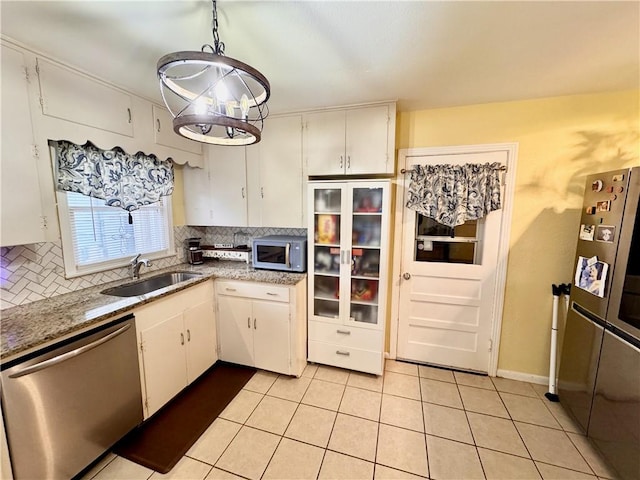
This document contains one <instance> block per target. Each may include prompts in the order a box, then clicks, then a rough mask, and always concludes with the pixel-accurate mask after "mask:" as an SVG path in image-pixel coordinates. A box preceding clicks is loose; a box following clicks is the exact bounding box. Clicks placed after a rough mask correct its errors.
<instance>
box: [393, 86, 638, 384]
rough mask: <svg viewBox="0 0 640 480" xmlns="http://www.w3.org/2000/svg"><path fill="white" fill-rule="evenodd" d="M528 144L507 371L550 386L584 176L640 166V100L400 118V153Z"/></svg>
mask: <svg viewBox="0 0 640 480" xmlns="http://www.w3.org/2000/svg"><path fill="white" fill-rule="evenodd" d="M508 142H517V143H518V144H519V152H518V167H517V171H516V187H515V199H514V204H513V220H512V224H511V241H510V251H509V262H508V270H507V285H506V292H505V304H504V316H503V323H502V336H501V342H500V356H499V363H498V369H504V370H510V371H516V372H522V373H528V374H533V375H541V376H546V375H547V374H548V368H549V366H548V365H549V331H550V324H551V306H552V296H551V284H552V283H556V284H558V283H572V282H573V280H572V270H573V256H574V254H575V248H576V241H577V233H578V223H579V221H580V216H579V215H580V213H579V212H580V208H581V205H582V194H583V192H584V179H585V175H587V174H590V173H596V172H600V171H606V170H612V169H615V168H621V167H631V166H637V165H640V91H638V90H634V91H626V92H616V93H606V94H598V95H576V96H566V97H554V98H545V99H538V100H527V101H519V102H507V103H494V104H484V105H473V106H465V107H456V108H443V109H434V110H422V111H415V112H401V113H399V114H398V124H397V138H396V146H397V148H398V149H402V148H418V147H433V146H445V145H472V144H484V143H508Z"/></svg>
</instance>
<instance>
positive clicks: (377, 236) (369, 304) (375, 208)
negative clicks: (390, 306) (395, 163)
mask: <svg viewBox="0 0 640 480" xmlns="http://www.w3.org/2000/svg"><path fill="white" fill-rule="evenodd" d="M388 186H389V183H388V182H384V183H380V182H378V183H375V182H363V183H354V184H352V185H350V186H349V191H348V195H347V199H346V200H347V205H346V208H347V211H348V215H345V220H348V226H347V227H346V228H347V229H348V231H350V232H351V235H349V236H347V237H346V239H347V240H348V242H347V244H346V250H347V252H349V258H348V263H349V265H348V268H347V269H345V270H344V272H343V273H344V275H343V277H342V279H343V280H344V283H345V287H346V288H345V290H343V292H344V296H343V297H342V298H344V299H345V307H344V308H345V320H346V321H347V322H350V323H353V325H357V326H365V327H371V328H378V327H382V326H383V325H382V324H383V323H384V316H383V314H382V313H383V311H384V309H385V306H386V285H387V281H386V278H387V276H386V265H387V258H388V253H387V237H388V234H387V232H388V224H389V220H388V218H389V217H388V216H389V188H388Z"/></svg>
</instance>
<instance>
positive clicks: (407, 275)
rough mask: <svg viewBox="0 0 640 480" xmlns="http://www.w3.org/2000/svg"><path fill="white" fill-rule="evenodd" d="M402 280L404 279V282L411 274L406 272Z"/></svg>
mask: <svg viewBox="0 0 640 480" xmlns="http://www.w3.org/2000/svg"><path fill="white" fill-rule="evenodd" d="M402 278H404V279H405V280H409V279H410V278H411V274H410V273H409V272H406V273H405V274H404V275H402Z"/></svg>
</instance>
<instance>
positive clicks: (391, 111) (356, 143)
mask: <svg viewBox="0 0 640 480" xmlns="http://www.w3.org/2000/svg"><path fill="white" fill-rule="evenodd" d="M395 115H396V107H395V104H394V103H389V104H383V105H373V106H367V107H359V108H352V109H344V110H329V111H324V112H313V113H308V114H306V115H305V118H304V122H305V129H304V158H305V161H306V163H307V175H309V176H331V175H375V174H378V175H380V174H383V175H393V173H394V165H395V160H394V153H395Z"/></svg>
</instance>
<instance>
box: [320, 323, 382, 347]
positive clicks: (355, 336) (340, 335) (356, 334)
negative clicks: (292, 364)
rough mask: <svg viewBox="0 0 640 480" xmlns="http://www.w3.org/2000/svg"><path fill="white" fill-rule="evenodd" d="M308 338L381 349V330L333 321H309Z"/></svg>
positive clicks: (347, 345)
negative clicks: (355, 326) (339, 323)
mask: <svg viewBox="0 0 640 480" xmlns="http://www.w3.org/2000/svg"><path fill="white" fill-rule="evenodd" d="M308 335H309V340H314V341H317V342H323V343H331V344H334V345H342V346H346V347H355V348H361V349H363V350H377V351H380V350H382V332H381V331H380V330H372V329H370V328H354V327H348V326H344V325H338V324H335V323H324V322H316V321H313V320H310V321H309V333H308Z"/></svg>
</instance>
